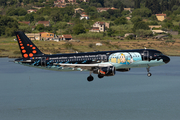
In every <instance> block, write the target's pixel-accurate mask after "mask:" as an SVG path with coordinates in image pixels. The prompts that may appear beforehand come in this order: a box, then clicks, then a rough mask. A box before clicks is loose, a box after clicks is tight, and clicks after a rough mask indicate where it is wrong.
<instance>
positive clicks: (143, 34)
mask: <svg viewBox="0 0 180 120" xmlns="http://www.w3.org/2000/svg"><path fill="white" fill-rule="evenodd" d="M136 35H137V36H138V37H148V36H153V33H152V31H151V30H144V29H139V30H136Z"/></svg>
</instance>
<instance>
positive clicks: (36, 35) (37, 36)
mask: <svg viewBox="0 0 180 120" xmlns="http://www.w3.org/2000/svg"><path fill="white" fill-rule="evenodd" d="M25 35H26V36H27V37H28V38H29V39H30V40H41V34H40V33H25Z"/></svg>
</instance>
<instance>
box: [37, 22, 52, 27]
mask: <svg viewBox="0 0 180 120" xmlns="http://www.w3.org/2000/svg"><path fill="white" fill-rule="evenodd" d="M38 24H43V25H44V26H45V27H47V26H51V25H50V22H49V21H38V22H37V23H36V25H38Z"/></svg>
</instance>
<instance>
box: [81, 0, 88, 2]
mask: <svg viewBox="0 0 180 120" xmlns="http://www.w3.org/2000/svg"><path fill="white" fill-rule="evenodd" d="M80 1H81V2H89V0H80Z"/></svg>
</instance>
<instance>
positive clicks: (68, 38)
mask: <svg viewBox="0 0 180 120" xmlns="http://www.w3.org/2000/svg"><path fill="white" fill-rule="evenodd" d="M59 38H60V39H61V40H72V36H71V35H62V36H60V37H59Z"/></svg>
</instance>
